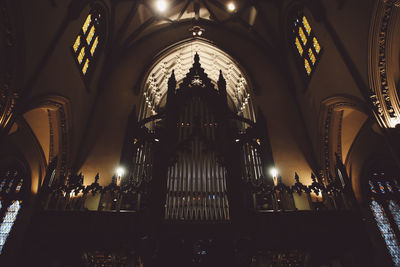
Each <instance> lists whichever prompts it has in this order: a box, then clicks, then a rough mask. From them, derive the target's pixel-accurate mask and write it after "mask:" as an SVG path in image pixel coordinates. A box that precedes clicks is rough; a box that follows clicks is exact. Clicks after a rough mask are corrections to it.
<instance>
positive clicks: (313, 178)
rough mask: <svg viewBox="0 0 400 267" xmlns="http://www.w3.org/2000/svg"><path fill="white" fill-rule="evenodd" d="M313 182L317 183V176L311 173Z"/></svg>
mask: <svg viewBox="0 0 400 267" xmlns="http://www.w3.org/2000/svg"><path fill="white" fill-rule="evenodd" d="M311 180H312V181H313V183H315V182H316V178H315V175H314V173H311Z"/></svg>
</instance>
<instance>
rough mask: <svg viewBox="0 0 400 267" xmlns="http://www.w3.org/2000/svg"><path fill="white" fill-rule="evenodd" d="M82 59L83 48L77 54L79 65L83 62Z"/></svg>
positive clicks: (83, 55)
mask: <svg viewBox="0 0 400 267" xmlns="http://www.w3.org/2000/svg"><path fill="white" fill-rule="evenodd" d="M84 57H85V47H82V48H81V51H80V52H79V55H78V62H79V64H81V63H82V60H83V58H84Z"/></svg>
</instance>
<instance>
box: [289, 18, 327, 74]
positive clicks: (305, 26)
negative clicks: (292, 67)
mask: <svg viewBox="0 0 400 267" xmlns="http://www.w3.org/2000/svg"><path fill="white" fill-rule="evenodd" d="M292 31H293V35H294V45H295V47H296V50H297V52H298V55H299V58H300V59H301V61H302V65H303V66H304V70H305V73H306V76H307V77H311V74H312V73H313V71H314V70H315V68H316V66H317V63H318V61H319V58H320V53H321V46H320V44H319V42H318V40H317V38H316V37H315V35H314V33H313V31H312V28H311V26H310V23H309V22H308V20H307V18H306V16H304V15H303V14H302V13H299V14H298V15H297V17H295V18H294V23H293V29H292Z"/></svg>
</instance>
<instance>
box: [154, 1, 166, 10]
mask: <svg viewBox="0 0 400 267" xmlns="http://www.w3.org/2000/svg"><path fill="white" fill-rule="evenodd" d="M156 7H157V10H158V11H159V12H164V11H165V10H167V7H168V4H167V2H166V1H165V0H158V1H157V2H156Z"/></svg>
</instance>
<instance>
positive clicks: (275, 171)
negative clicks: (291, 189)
mask: <svg viewBox="0 0 400 267" xmlns="http://www.w3.org/2000/svg"><path fill="white" fill-rule="evenodd" d="M270 173H271V176H272V177H274V178H275V177H277V176H278V170H277V169H276V168H271V170H270Z"/></svg>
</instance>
